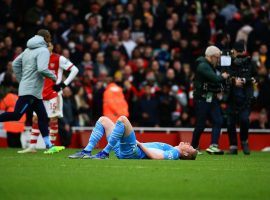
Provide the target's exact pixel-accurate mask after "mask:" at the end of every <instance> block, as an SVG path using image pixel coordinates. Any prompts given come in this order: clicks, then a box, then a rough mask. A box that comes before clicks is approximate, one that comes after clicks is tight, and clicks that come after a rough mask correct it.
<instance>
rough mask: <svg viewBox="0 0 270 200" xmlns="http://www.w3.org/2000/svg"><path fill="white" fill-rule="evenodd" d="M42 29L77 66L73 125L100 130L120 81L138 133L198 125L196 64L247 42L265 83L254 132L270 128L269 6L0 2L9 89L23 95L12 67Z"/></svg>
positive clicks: (69, 95)
mask: <svg viewBox="0 0 270 200" xmlns="http://www.w3.org/2000/svg"><path fill="white" fill-rule="evenodd" d="M40 28H45V29H48V30H49V31H50V32H51V34H52V38H53V44H54V51H55V52H56V53H59V54H61V55H63V56H65V57H67V58H69V59H70V60H71V61H72V62H73V63H74V64H75V65H76V66H77V67H78V68H79V75H78V77H77V78H76V79H75V81H73V83H72V84H71V85H70V87H67V88H65V89H64V91H63V97H64V112H65V115H66V120H68V124H70V125H76V126H89V125H93V123H94V122H95V120H96V119H97V118H98V117H99V116H101V115H102V95H103V92H104V90H105V87H106V84H105V83H106V81H105V80H106V78H107V77H113V78H114V82H115V83H117V84H118V85H119V86H121V87H122V88H123V91H124V94H125V98H126V101H127V102H128V105H129V113H130V117H129V118H130V120H131V122H132V123H133V124H134V125H135V126H160V127H164V126H171V127H190V126H193V125H194V120H195V119H194V110H193V96H192V91H193V79H194V72H195V70H196V62H195V61H196V58H197V57H198V56H200V55H203V53H204V51H205V48H206V47H207V46H209V45H211V44H213V45H216V46H218V47H219V48H220V49H223V50H224V49H230V47H231V46H232V44H233V43H234V42H235V41H239V40H244V41H245V42H246V44H247V51H248V53H249V55H250V56H251V59H252V60H253V61H254V62H255V63H256V65H257V70H258V75H259V77H260V79H259V84H258V86H257V88H256V89H255V92H254V95H255V97H257V102H256V104H255V105H254V110H255V111H258V112H260V115H259V116H260V117H259V118H258V120H257V121H254V122H253V123H252V125H253V127H254V128H269V124H268V120H267V118H268V116H267V115H268V114H267V113H269V111H270V106H269V102H270V93H269V91H270V57H269V56H270V55H269V54H270V52H269V51H268V48H269V44H270V37H269V35H270V1H269V0H243V1H236V0H221V1H218V0H209V1H202V0H166V1H165V0H144V1H142V0H108V1H101V0H100V1H93V0H80V1H77V0H51V1H50V0H47V1H46V0H36V1H33V0H0V73H1V74H0V84H1V85H2V86H5V87H11V88H13V90H16V87H17V85H18V83H17V82H16V79H15V77H14V75H13V74H12V67H11V62H12V60H13V59H14V58H15V57H16V56H17V55H18V54H19V53H21V52H22V51H23V49H24V48H25V43H26V41H27V39H29V38H30V37H31V36H33V35H35V33H36V31H37V30H38V29H40ZM222 107H223V109H224V110H225V109H226V105H225V104H224V105H223V106H222Z"/></svg>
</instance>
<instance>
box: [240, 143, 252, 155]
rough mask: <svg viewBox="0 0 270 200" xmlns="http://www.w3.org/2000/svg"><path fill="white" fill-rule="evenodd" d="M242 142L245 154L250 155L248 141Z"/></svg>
mask: <svg viewBox="0 0 270 200" xmlns="http://www.w3.org/2000/svg"><path fill="white" fill-rule="evenodd" d="M241 144H242V149H243V153H244V154H245V155H250V150H249V147H248V142H241Z"/></svg>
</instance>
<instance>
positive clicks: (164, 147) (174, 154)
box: [140, 142, 180, 160]
mask: <svg viewBox="0 0 270 200" xmlns="http://www.w3.org/2000/svg"><path fill="white" fill-rule="evenodd" d="M143 145H144V146H145V147H146V148H148V149H153V150H155V151H160V152H162V153H163V155H164V160H178V159H179V157H180V153H179V151H178V150H177V149H175V148H174V147H173V146H171V145H169V144H166V143H162V142H147V143H143ZM140 150H141V149H140ZM140 158H141V159H148V157H147V156H146V154H145V153H144V152H143V151H142V150H141V154H140Z"/></svg>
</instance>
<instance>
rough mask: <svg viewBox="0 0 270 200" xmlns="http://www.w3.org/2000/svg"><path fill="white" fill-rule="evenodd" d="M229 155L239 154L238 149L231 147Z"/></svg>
mask: <svg viewBox="0 0 270 200" xmlns="http://www.w3.org/2000/svg"><path fill="white" fill-rule="evenodd" d="M227 154H228V155H237V154H238V150H237V149H230V150H229V151H228V152H227Z"/></svg>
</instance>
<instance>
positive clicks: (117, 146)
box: [69, 116, 197, 160]
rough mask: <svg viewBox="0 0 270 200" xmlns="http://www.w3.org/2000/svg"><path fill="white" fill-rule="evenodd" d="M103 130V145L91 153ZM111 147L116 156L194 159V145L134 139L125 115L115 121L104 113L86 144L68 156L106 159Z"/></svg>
mask: <svg viewBox="0 0 270 200" xmlns="http://www.w3.org/2000/svg"><path fill="white" fill-rule="evenodd" d="M104 133H105V134H106V138H107V141H108V144H107V146H106V147H105V148H104V149H103V150H102V151H100V152H99V153H97V154H96V155H91V151H92V150H93V149H94V147H95V146H96V144H97V143H98V142H99V140H100V139H101V138H102V136H103V134H104ZM111 150H113V151H114V153H115V155H116V157H117V158H119V159H154V160H178V159H183V160H195V158H196V156H197V151H196V149H194V148H193V147H192V146H190V144H189V143H184V142H180V144H179V145H178V146H175V147H173V146H171V145H169V144H166V143H161V142H147V143H140V142H138V141H137V140H136V136H135V132H134V130H133V128H132V125H131V123H130V122H129V120H128V118H127V117H125V116H121V117H119V118H118V120H117V122H116V123H115V124H114V123H113V122H112V121H111V120H110V119H109V118H108V117H100V118H99V120H98V121H97V122H96V125H95V127H94V129H93V131H92V134H91V136H90V138H89V142H88V145H87V146H86V147H85V148H84V149H83V150H82V151H80V152H77V153H75V154H72V155H70V156H69V158H90V159H106V158H109V153H110V151H111Z"/></svg>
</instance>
